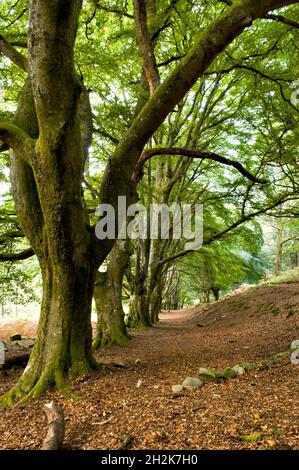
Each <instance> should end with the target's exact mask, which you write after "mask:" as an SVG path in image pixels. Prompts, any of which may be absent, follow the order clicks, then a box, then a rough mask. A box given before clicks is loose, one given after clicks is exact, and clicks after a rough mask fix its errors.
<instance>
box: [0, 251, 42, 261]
mask: <svg viewBox="0 0 299 470" xmlns="http://www.w3.org/2000/svg"><path fill="white" fill-rule="evenodd" d="M34 254H35V253H34V251H33V249H32V248H28V249H27V250H23V251H21V252H19V253H0V262H1V261H23V260H25V259H28V258H31V257H32V256H34Z"/></svg>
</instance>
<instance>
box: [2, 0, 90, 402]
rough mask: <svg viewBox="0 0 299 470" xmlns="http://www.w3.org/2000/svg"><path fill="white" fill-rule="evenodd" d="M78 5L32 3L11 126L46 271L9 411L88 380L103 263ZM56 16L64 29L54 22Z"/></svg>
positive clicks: (17, 173) (29, 221)
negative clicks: (88, 177)
mask: <svg viewBox="0 0 299 470" xmlns="http://www.w3.org/2000/svg"><path fill="white" fill-rule="evenodd" d="M80 7H81V2H80V1H79V0H77V1H73V2H71V3H70V4H69V5H68V6H65V7H63V6H62V3H61V2H60V1H59V0H51V1H49V2H45V1H42V0H40V1H36V2H31V4H30V33H29V37H30V41H29V62H30V79H29V80H27V82H26V84H25V86H24V89H23V91H22V93H21V95H20V99H19V104H18V110H17V113H16V117H15V120H14V125H13V126H9V127H8V130H7V131H6V132H7V134H8V135H7V136H6V135H4V137H6V138H7V142H8V144H9V146H10V148H11V179H12V186H13V192H14V200H15V205H16V211H17V215H18V220H19V222H20V224H21V226H22V229H23V231H24V233H25V234H26V237H27V239H28V240H29V242H30V244H31V246H32V248H33V249H34V251H35V253H36V255H37V257H38V260H39V263H40V267H41V272H42V278H43V297H42V305H41V316H40V322H39V327H38V333H37V339H36V343H35V345H34V348H33V351H32V354H31V356H30V359H29V362H28V365H27V367H26V369H25V371H24V373H23V375H22V376H21V378H20V380H19V382H18V383H17V385H16V387H15V388H14V389H13V390H12V391H10V392H9V393H8V394H7V395H6V396H4V398H3V401H4V403H8V404H11V403H12V402H14V401H16V400H27V399H28V398H31V397H32V398H38V397H39V396H41V394H42V393H43V392H44V391H45V390H47V388H49V386H51V385H54V384H55V385H56V386H57V387H58V388H59V389H63V388H64V387H65V382H64V377H65V374H66V372H68V371H69V374H70V375H71V376H72V377H75V376H77V375H80V374H87V373H88V372H90V370H91V369H92V368H93V367H94V366H95V362H94V360H93V357H92V353H91V340H92V338H91V324H90V312H91V301H92V295H93V285H94V279H95V274H96V271H97V263H98V262H99V258H98V257H97V256H96V255H95V253H94V247H95V243H94V238H93V235H92V234H91V233H90V231H89V230H88V225H87V221H86V217H85V211H84V204H83V200H82V189H81V183H82V179H83V169H84V155H83V151H82V143H81V133H80V122H79V112H78V109H79V108H78V105H79V98H80V94H81V86H80V83H79V82H78V80H77V77H76V74H75V71H74V68H73V45H74V40H75V35H76V27H77V21H78V15H79V12H80ZM58 18H59V21H58Z"/></svg>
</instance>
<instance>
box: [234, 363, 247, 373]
mask: <svg viewBox="0 0 299 470" xmlns="http://www.w3.org/2000/svg"><path fill="white" fill-rule="evenodd" d="M232 370H234V371H235V372H236V374H237V375H243V374H245V368H244V367H242V366H240V365H239V364H237V365H236V366H234V367H233V368H232Z"/></svg>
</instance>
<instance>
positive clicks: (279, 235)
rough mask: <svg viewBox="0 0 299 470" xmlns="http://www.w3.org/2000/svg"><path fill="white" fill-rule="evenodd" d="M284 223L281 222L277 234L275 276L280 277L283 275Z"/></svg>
mask: <svg viewBox="0 0 299 470" xmlns="http://www.w3.org/2000/svg"><path fill="white" fill-rule="evenodd" d="M283 229H284V221H283V220H282V221H280V223H279V226H278V227H277V232H276V250H275V265H274V274H275V276H278V275H279V274H280V273H281V265H282V239H283Z"/></svg>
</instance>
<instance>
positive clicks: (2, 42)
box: [0, 34, 28, 72]
mask: <svg viewBox="0 0 299 470" xmlns="http://www.w3.org/2000/svg"><path fill="white" fill-rule="evenodd" d="M0 52H2V54H4V55H5V56H6V57H8V58H9V59H10V60H11V61H12V62H13V63H14V64H16V65H17V66H18V67H20V68H21V69H22V70H24V72H28V61H27V58H26V57H25V56H23V54H21V53H20V52H18V51H17V49H15V48H14V47H13V46H12V45H11V44H10V43H9V42H8V41H7V40H6V39H5V38H4V37H3V36H2V34H0Z"/></svg>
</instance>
